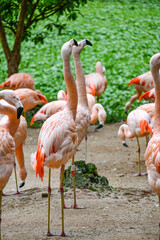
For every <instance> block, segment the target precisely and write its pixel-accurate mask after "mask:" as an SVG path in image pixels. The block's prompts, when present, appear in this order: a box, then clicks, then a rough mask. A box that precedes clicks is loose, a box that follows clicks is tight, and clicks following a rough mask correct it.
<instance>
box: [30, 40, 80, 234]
mask: <svg viewBox="0 0 160 240" xmlns="http://www.w3.org/2000/svg"><path fill="white" fill-rule="evenodd" d="M74 45H77V42H76V41H75V40H74V39H71V40H70V41H68V42H66V43H64V44H63V46H62V49H61V55H62V59H63V73H64V79H65V83H66V88H67V103H66V107H65V108H64V109H63V110H62V111H60V112H57V113H56V114H54V115H52V116H51V117H49V118H48V119H47V120H46V121H45V122H44V124H43V126H42V128H41V130H40V134H39V139H38V149H37V152H36V154H32V155H31V163H32V165H33V166H34V169H35V170H36V175H39V177H40V178H41V179H42V180H43V177H44V166H47V167H48V168H49V181H48V232H47V236H51V235H54V234H52V233H51V232H50V196H51V187H50V178H51V168H59V167H61V181H60V192H61V211H62V233H61V236H66V234H65V232H64V208H63V206H64V190H63V184H64V166H65V164H66V163H67V162H68V160H69V159H70V158H72V157H73V156H74V154H75V153H76V150H77V146H78V135H77V129H76V124H75V118H76V112H77V102H78V96H77V89H76V84H75V80H74V77H73V74H72V71H71V67H70V55H71V52H72V47H73V46H74Z"/></svg>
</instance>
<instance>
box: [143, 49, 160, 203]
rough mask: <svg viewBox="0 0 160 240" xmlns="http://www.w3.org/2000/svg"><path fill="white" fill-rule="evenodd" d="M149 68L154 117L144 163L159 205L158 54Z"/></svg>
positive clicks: (159, 91) (159, 88) (159, 90)
mask: <svg viewBox="0 0 160 240" xmlns="http://www.w3.org/2000/svg"><path fill="white" fill-rule="evenodd" d="M150 68H151V72H152V75H153V79H154V85H155V116H154V129H153V137H152V138H151V140H150V141H149V143H148V147H147V149H146V152H145V161H146V166H147V170H148V181H149V184H150V186H151V187H152V189H153V190H154V191H155V192H156V194H157V195H158V196H159V203H160V75H159V69H160V53H157V54H155V55H153V56H152V58H151V60H150Z"/></svg>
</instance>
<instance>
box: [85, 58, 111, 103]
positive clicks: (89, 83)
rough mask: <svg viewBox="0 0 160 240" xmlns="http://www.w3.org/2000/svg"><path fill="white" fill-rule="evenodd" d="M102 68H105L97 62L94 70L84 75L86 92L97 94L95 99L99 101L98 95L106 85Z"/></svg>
mask: <svg viewBox="0 0 160 240" xmlns="http://www.w3.org/2000/svg"><path fill="white" fill-rule="evenodd" d="M104 69H105V68H104V67H103V66H102V64H101V62H97V63H96V72H95V73H90V74H87V75H85V83H86V90H87V93H90V94H92V95H93V96H97V101H99V97H100V96H101V94H102V93H103V92H104V91H105V90H106V87H107V79H106V77H105V76H104V71H105V70H104Z"/></svg>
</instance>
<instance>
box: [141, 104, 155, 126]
mask: <svg viewBox="0 0 160 240" xmlns="http://www.w3.org/2000/svg"><path fill="white" fill-rule="evenodd" d="M136 109H137V110H144V111H146V112H147V113H148V114H149V116H150V118H151V121H152V122H153V123H154V113H155V103H146V104H143V105H141V106H139V107H137V108H136Z"/></svg>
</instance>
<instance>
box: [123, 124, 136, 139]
mask: <svg viewBox="0 0 160 240" xmlns="http://www.w3.org/2000/svg"><path fill="white" fill-rule="evenodd" d="M122 132H123V134H124V137H127V138H133V137H134V136H133V134H132V133H131V131H130V129H129V127H128V125H127V124H123V125H122Z"/></svg>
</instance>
